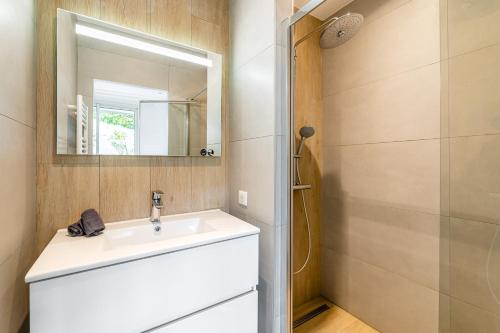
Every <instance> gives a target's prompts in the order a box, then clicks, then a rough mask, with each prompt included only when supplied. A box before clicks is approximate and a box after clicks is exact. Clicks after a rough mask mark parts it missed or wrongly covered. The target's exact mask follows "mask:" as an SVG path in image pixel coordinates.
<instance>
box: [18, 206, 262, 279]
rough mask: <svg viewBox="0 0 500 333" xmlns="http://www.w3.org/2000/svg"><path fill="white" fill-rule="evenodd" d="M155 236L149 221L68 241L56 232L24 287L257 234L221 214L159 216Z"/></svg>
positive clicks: (124, 223) (120, 225)
mask: <svg viewBox="0 0 500 333" xmlns="http://www.w3.org/2000/svg"><path fill="white" fill-rule="evenodd" d="M160 222H161V231H159V232H156V231H155V229H154V226H153V224H152V223H151V222H150V221H149V218H145V219H138V220H129V221H121V222H113V223H106V229H105V230H104V232H103V233H102V234H101V235H98V236H95V237H88V238H87V237H69V236H68V235H67V230H66V229H60V230H58V231H57V233H56V234H55V236H54V237H53V238H52V240H51V241H50V243H49V244H48V245H47V247H46V248H45V249H44V251H43V252H42V254H41V255H40V257H39V258H38V259H37V260H36V262H35V264H34V265H33V267H32V268H31V269H30V270H29V272H28V274H27V275H26V278H25V280H26V282H28V283H32V282H35V281H39V280H43V279H49V278H54V277H58V276H62V275H67V274H73V273H78V272H82V271H85V270H89V269H94V268H99V267H105V266H109V265H114V264H119V263H122V262H128V261H132V260H138V259H142V258H147V257H153V256H157V255H160V254H165V253H170V252H175V251H180V250H185V249H189V248H194V247H197V246H202V245H208V244H212V243H217V242H221V241H225V240H230V239H234V238H239V237H243V236H249V235H254V234H258V233H259V229H258V228H256V227H255V226H253V225H251V224H248V223H246V222H244V221H242V220H240V219H238V218H236V217H234V216H231V215H229V214H227V213H225V212H223V211H221V210H218V209H217V210H208V211H203V212H196V213H187V214H178V215H170V216H162V217H161V218H160Z"/></svg>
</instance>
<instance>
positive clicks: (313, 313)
mask: <svg viewBox="0 0 500 333" xmlns="http://www.w3.org/2000/svg"><path fill="white" fill-rule="evenodd" d="M328 310H330V307H329V306H328V304H323V305H321V306H318V307H317V308H316V309H314V310H312V311H310V312H308V313H306V314H305V315H303V316H302V317H300V318H298V319H296V320H294V321H293V328H297V327H299V326H300V325H302V324H304V323H305V322H308V321H309V320H311V319H313V318H314V317H316V316H319V315H320V314H322V313H323V312H325V311H328Z"/></svg>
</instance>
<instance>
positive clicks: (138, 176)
mask: <svg viewBox="0 0 500 333" xmlns="http://www.w3.org/2000/svg"><path fill="white" fill-rule="evenodd" d="M149 162H150V159H149V158H136V157H132V158H129V157H109V156H102V157H101V163H100V166H99V194H100V195H99V198H100V214H101V216H102V218H103V219H104V220H105V221H119V220H124V219H129V218H130V219H133V218H140V217H144V216H148V214H149V213H150V200H151V199H150V198H151V170H150V163H149Z"/></svg>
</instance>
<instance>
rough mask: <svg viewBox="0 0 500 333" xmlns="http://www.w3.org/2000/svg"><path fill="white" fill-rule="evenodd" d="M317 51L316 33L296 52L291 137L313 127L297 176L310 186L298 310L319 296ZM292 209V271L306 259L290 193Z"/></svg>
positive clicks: (297, 280)
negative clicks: (302, 129)
mask: <svg viewBox="0 0 500 333" xmlns="http://www.w3.org/2000/svg"><path fill="white" fill-rule="evenodd" d="M319 24H321V22H320V21H319V20H317V19H316V18H314V17H312V16H307V17H305V18H304V19H302V20H301V21H300V22H299V23H298V24H296V29H295V31H294V38H295V40H297V39H298V38H300V37H302V36H304V35H305V34H306V33H308V32H309V31H312V30H313V29H314V28H315V27H316V26H317V25H319ZM321 77H322V76H321V50H320V47H319V33H318V34H316V35H314V36H312V37H311V38H310V39H309V40H307V41H305V42H304V43H303V44H301V45H300V46H299V47H298V48H297V65H296V78H297V79H296V88H295V92H296V99H295V126H294V127H295V128H294V130H295V136H296V137H297V139H298V138H299V134H298V133H299V130H300V128H301V127H302V126H305V125H307V126H313V127H314V129H315V130H316V133H315V135H314V136H313V137H311V138H309V139H307V141H306V146H305V148H304V149H303V151H302V156H303V157H302V158H301V159H300V167H299V170H300V174H301V176H302V182H303V183H304V184H311V185H312V189H311V190H307V191H305V192H304V194H305V200H306V206H307V211H308V214H309V221H310V225H311V238H312V251H311V259H310V262H309V265H308V266H307V267H306V268H305V269H304V270H303V271H302V272H301V273H299V274H296V275H294V281H293V302H294V307H297V306H300V305H301V304H304V303H305V302H308V301H310V300H312V299H314V298H316V297H318V296H319V295H320V224H321V220H320V218H321V216H320V210H321V159H322V152H321V146H320V143H321V136H322V133H321V123H322V116H323V103H322V96H321V94H322V92H323V90H322V87H321V84H322V80H321ZM293 200H294V207H293V214H294V216H293V218H294V223H293V227H294V230H293V235H294V239H293V251H294V263H293V266H294V269H295V270H298V269H299V268H300V267H301V265H302V264H303V263H304V261H305V258H306V256H307V249H308V237H307V226H306V220H305V215H304V209H303V206H302V198H301V194H300V192H295V193H294V197H293Z"/></svg>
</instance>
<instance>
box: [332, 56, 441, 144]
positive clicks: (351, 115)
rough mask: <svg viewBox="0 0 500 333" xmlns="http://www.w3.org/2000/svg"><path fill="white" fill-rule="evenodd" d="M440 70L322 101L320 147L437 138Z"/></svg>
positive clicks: (405, 76)
mask: <svg viewBox="0 0 500 333" xmlns="http://www.w3.org/2000/svg"><path fill="white" fill-rule="evenodd" d="M440 67H441V66H440V64H439V63H437V64H433V65H430V66H425V67H423V68H419V69H416V70H412V71H410V72H405V73H402V74H400V75H397V76H395V77H392V78H390V79H387V80H382V81H377V82H373V83H369V84H366V85H364V86H361V87H356V88H353V89H350V90H347V91H343V92H340V93H337V94H334V95H330V96H328V97H326V99H325V102H324V112H325V127H326V129H327V132H329V133H332V135H330V136H325V139H324V141H325V142H324V144H325V145H332V144H340V145H348V144H361V143H373V142H388V141H404V140H418V139H429V138H439V136H440V75H441V74H440Z"/></svg>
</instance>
